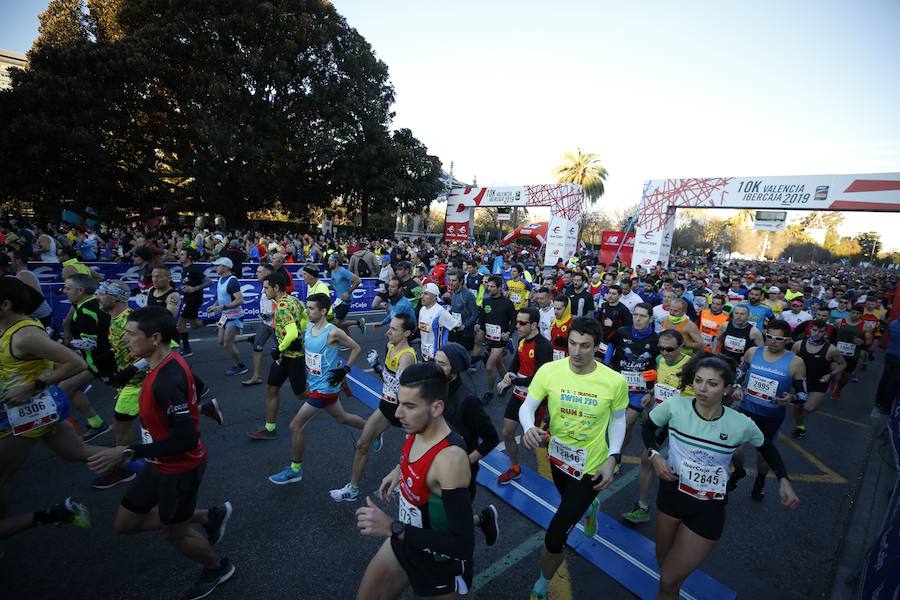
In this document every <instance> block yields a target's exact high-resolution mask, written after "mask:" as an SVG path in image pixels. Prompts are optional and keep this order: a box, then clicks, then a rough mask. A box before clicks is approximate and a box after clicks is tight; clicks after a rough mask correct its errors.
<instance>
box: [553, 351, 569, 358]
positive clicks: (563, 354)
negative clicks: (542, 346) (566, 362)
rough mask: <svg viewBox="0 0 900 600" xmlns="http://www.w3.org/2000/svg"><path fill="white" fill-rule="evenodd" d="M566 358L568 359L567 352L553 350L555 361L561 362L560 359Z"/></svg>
mask: <svg viewBox="0 0 900 600" xmlns="http://www.w3.org/2000/svg"><path fill="white" fill-rule="evenodd" d="M565 357H566V352H565V350H556V349H554V350H553V360H559V359H561V358H565Z"/></svg>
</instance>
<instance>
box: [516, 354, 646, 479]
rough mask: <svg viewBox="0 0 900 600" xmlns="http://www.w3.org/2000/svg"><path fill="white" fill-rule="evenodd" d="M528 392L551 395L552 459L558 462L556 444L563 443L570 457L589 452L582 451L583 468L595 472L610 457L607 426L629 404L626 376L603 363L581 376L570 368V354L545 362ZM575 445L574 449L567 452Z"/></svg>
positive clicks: (549, 397)
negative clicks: (614, 415)
mask: <svg viewBox="0 0 900 600" xmlns="http://www.w3.org/2000/svg"><path fill="white" fill-rule="evenodd" d="M528 393H529V394H530V395H531V397H532V398H544V397H546V398H547V406H548V409H549V413H550V435H551V440H550V447H549V448H548V451H549V453H550V456H551V461H552V462H554V464H557V463H556V462H555V461H553V454H554V445H555V444H556V445H561V446H562V448H563V450H562V452H563V453H564V454H568V456H569V457H570V458H571V457H572V455H573V454H579V453H578V452H577V450H578V449H583V450H585V451H586V452H583V453H580V454H581V456H582V458H581V460H582V461H583V463H584V464H583V465H581V466H583V469H579V470H581V471H583V472H584V473H589V474H591V475H594V474H595V473H596V472H597V470H598V469H599V468H600V466H601V465H602V464H603V463H604V462H606V459H607V458H608V456H609V447H608V446H607V443H606V429H607V426H608V425H609V420H610V418H611V417H612V413H613V412H615V411H617V410H625V409H626V408H627V407H628V384H627V383H625V378H624V377H623V376H622V375H621V374H619V373H617V372H615V371H613V370H612V369H610V368H609V367H607V366H606V365H602V364H600V363H597V368H595V369H594V370H593V372H591V373H588V374H587V375H578V374H576V373H574V372H573V371H572V369H571V368H569V358H568V357H566V358H561V359H559V360H554V361H553V362H549V363H545V364H544V365H542V366H541V368H540V369H538V371H537V373H535V375H534V379H532V381H531V385H530V386H528ZM573 447H574V452H573V451H571V450H570V451H569V452H566V449H567V448H569V449H571V448H573ZM585 454H586V456H584V455H585ZM569 462H572V461H571V460H570V461H569ZM557 466H558V465H557Z"/></svg>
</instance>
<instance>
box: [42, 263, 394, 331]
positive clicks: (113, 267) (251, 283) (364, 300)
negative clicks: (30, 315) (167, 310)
mask: <svg viewBox="0 0 900 600" xmlns="http://www.w3.org/2000/svg"><path fill="white" fill-rule="evenodd" d="M85 264H86V265H87V266H89V267H90V268H91V269H93V270H94V271H96V272H98V273H100V274H101V275H103V279H104V280H108V279H120V280H122V281H126V282H128V283H130V284H132V285H133V287H135V288H136V287H137V281H138V279H139V277H140V275H139V268H138V267H137V266H135V265H131V264H128V263H114V262H101V263H95V262H92V263H85ZM194 264H195V265H196V266H198V267H200V268H202V269H203V270H204V273H205V275H206V276H207V277H209V278H210V279H212V280H213V281H215V280H217V279H218V277H219V276H218V275H216V268H215V267H214V266H213V265H212V264H211V263H194ZM166 266H167V267H169V269H170V270H171V272H172V285H173V286H174V287H175V288H176V289H177V288H178V287H179V286H180V283H181V265H180V264H178V263H167V264H166ZM257 266H258V264H257V263H246V264H244V265H243V268H242V269H241V271H242V272H241V275H242V276H241V277H239V278H238V280H239V281H240V283H241V291H243V292H244V313H245V317H244V318H245V320H246V319H257V318H259V295H260V294H261V293H262V284H261V283H260V282H259V281H257V280H256V268H257ZM285 267H286V268H287V270H288V272H290V273H291V275H292V276H293V277H294V286H295V287H296V290H295V291H294V294H293V295H294V296H296V297H297V298H299V299H300V300H306V282H305V281H303V279H302V278H300V277H299V276H298V275H297V273H298V272H299V271H300V269H302V268H303V265H301V264H286V265H285ZM28 268H29V269H30V270H31V272H33V273H34V274H35V275H36V276H37V278H38V281H39V282H40V284H41V289H42V290H43V292H44V297H45V298H46V299H47V302H49V303H50V306H51V307H52V308H53V325H54V327H56V328H57V330H59V331H61V330H62V322H63V319H65V317H66V314H67V313H68V312H69V308H70V307H71V303H70V302H69V300H68V298H66V296H65V295H63V294H60V293H59V292H60V288H62V285H63V282H62V275H61V265H60V264H58V263H29V264H28ZM322 281H324V282H326V283H329V284H330V283H331V280H330V279H325V278H323V279H322ZM378 284H379V281H378V279H377V278H369V277H366V278H364V279H363V280H362V282H361V283H360V285H359V287H358V288H356V289H355V290H353V300H352V302H351V304H350V312H351V313H354V312H365V311H371V310H372V303H373V302H374V301H375V296H376V295H377V293H378ZM214 296H215V286H212V287H209V288H206V289H205V290H203V304H202V305H201V307H200V313H199V316H200V319H201V320H210V321H214V320H216V319H217V318H218V315H211V314H209V313H208V312H207V308H209V306H211V305H212V304H213V302H215V297H214ZM333 296H334V292H332V298H333ZM145 300H146V299H145V296H143V295H142V294H138V295H136V296H132V297H131V301H130V302H129V305H130V306H132V307H133V308H140V307H141V306H143V304H144V302H145Z"/></svg>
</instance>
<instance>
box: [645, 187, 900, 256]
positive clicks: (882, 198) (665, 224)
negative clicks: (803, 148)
mask: <svg viewBox="0 0 900 600" xmlns="http://www.w3.org/2000/svg"><path fill="white" fill-rule="evenodd" d="M678 208H746V209H752V210H857V211H883V212H900V173H864V174H856V175H801V176H790V177H711V178H702V179H701V178H697V179H655V180H651V181H647V182H646V183H645V184H644V195H643V198H642V199H641V203H640V206H639V208H638V222H637V227H636V228H635V229H636V232H637V243H636V245H635V253H634V256H633V258H632V264H633V265H638V264H640V265H644V266H646V265H652V264H655V263H656V261H658V260H660V261H663V263H666V262H667V261H668V258H669V251H670V249H671V243H672V238H671V234H672V233H673V231H674V227H675V210H676V209H678ZM657 233H661V234H662V235H660V236H656V237H652V238H650V237H648V238H645V237H644V236H652V235H653V234H657ZM666 234H669V235H668V236H666ZM666 237H668V239H666Z"/></svg>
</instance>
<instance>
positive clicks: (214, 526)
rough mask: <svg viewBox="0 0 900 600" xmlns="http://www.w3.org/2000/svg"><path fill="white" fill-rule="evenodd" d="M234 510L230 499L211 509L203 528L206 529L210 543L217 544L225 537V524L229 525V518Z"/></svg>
mask: <svg viewBox="0 0 900 600" xmlns="http://www.w3.org/2000/svg"><path fill="white" fill-rule="evenodd" d="M232 512H234V506H233V505H232V504H231V502H230V501H226V502H225V504H222V505H221V506H213V507H212V508H210V509H209V517H208V519H207V521H206V524H205V525H203V529H204V530H205V531H206V538H207V539H208V540H209V543H210V545H212V546H215V545H216V544H217V543H219V542H220V541H222V538H223V537H225V526H226V525H228V519H230V518H231V513H232Z"/></svg>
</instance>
